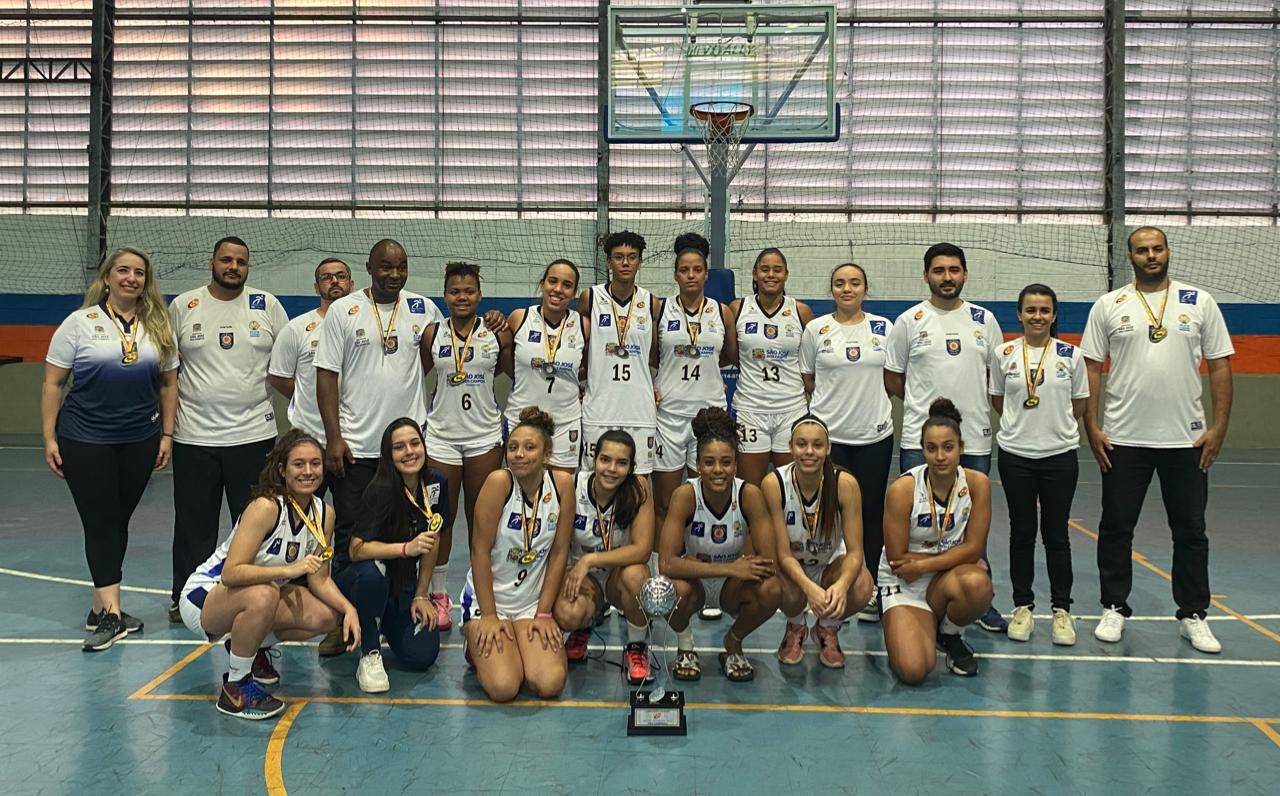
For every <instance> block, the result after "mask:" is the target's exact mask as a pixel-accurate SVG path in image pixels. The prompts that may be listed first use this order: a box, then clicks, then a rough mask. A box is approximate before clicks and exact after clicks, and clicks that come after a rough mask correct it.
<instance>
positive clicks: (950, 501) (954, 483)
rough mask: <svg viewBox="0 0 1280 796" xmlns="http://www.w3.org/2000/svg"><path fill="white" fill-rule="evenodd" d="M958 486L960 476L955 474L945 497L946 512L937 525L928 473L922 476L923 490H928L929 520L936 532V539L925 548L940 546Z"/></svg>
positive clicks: (935, 506)
mask: <svg viewBox="0 0 1280 796" xmlns="http://www.w3.org/2000/svg"><path fill="white" fill-rule="evenodd" d="M959 485H960V474H959V473H957V474H956V480H954V481H952V482H951V492H950V494H948V495H947V510H946V512H945V513H944V514H943V515H942V524H941V525H939V524H938V504H937V502H936V501H935V500H934V499H933V484H931V483H929V473H928V471H927V470H926V471H925V474H924V488H925V489H927V490H929V519H931V520H932V521H933V527H934V528H936V529H937V531H938V538H937V539H935V540H934V541H933V542H925V543H924V546H925V547H937V546H938V545H940V544H942V536H943V534H945V533H946V532H947V526H948V525H950V524H951V509H952V508H953V507H954V506H955V503H956V487H958V486H959Z"/></svg>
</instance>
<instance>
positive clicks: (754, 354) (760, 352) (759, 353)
mask: <svg viewBox="0 0 1280 796" xmlns="http://www.w3.org/2000/svg"><path fill="white" fill-rule="evenodd" d="M751 358H752V359H753V360H755V361H757V362H763V361H764V349H763V348H753V349H751Z"/></svg>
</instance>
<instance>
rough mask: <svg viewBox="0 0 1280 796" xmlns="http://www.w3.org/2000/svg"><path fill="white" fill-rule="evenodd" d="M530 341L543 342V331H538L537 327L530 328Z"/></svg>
mask: <svg viewBox="0 0 1280 796" xmlns="http://www.w3.org/2000/svg"><path fill="white" fill-rule="evenodd" d="M529 342H530V343H541V342H542V332H540V331H538V330H537V329H530V330H529Z"/></svg>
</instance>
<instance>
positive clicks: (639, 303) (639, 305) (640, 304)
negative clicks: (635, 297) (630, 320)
mask: <svg viewBox="0 0 1280 796" xmlns="http://www.w3.org/2000/svg"><path fill="white" fill-rule="evenodd" d="M636 309H638V310H642V309H644V299H640V300H639V301H637V302H636Z"/></svg>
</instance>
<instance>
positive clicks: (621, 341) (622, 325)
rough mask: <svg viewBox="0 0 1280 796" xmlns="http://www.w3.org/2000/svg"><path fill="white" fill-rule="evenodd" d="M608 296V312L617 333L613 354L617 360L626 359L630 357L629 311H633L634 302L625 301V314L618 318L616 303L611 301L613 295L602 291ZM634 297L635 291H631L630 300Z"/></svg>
mask: <svg viewBox="0 0 1280 796" xmlns="http://www.w3.org/2000/svg"><path fill="white" fill-rule="evenodd" d="M604 292H605V293H606V294H607V295H608V296H609V307H610V312H612V313H613V328H614V330H615V331H616V332H617V333H618V344H617V346H616V347H615V349H614V354H615V355H616V356H617V357H618V359H626V358H627V357H629V356H631V352H630V351H628V350H627V328H628V327H630V326H631V311H632V310H633V309H635V306H636V303H635V302H634V301H631V300H628V301H627V314H626V315H625V316H624V317H621V318H619V317H618V302H616V301H614V300H613V294H612V293H610V292H609V289H608V288H607V287H606V288H605V291H604ZM635 297H636V291H635V289H632V291H631V298H632V299H634V298H635Z"/></svg>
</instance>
